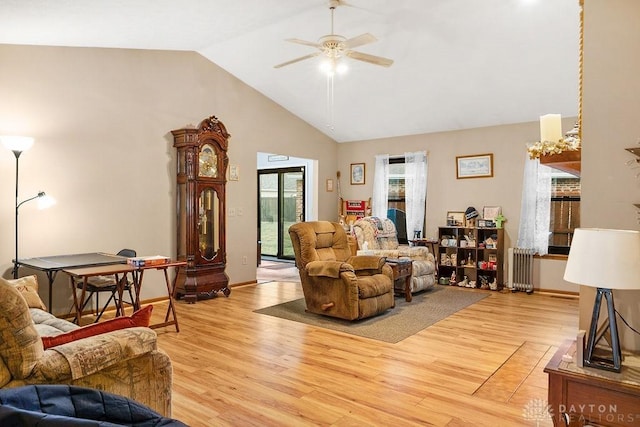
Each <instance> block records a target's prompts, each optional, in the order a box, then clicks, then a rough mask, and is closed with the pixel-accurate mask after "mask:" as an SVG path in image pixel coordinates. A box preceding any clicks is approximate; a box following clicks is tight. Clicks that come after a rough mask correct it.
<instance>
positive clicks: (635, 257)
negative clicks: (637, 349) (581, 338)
mask: <svg viewBox="0 0 640 427" xmlns="http://www.w3.org/2000/svg"><path fill="white" fill-rule="evenodd" d="M564 279H565V280H567V281H569V282H573V283H577V284H579V285H584V286H591V287H594V288H596V298H595V301H594V305H593V314H592V316H591V326H590V328H589V335H588V338H587V345H586V348H585V349H584V366H588V367H592V368H598V369H604V370H607V371H613V372H620V369H621V362H622V350H621V347H620V338H619V336H618V325H617V322H616V311H615V305H614V303H613V293H612V289H626V290H633V289H636V290H637V289H640V232H638V231H632V230H608V229H601V228H577V229H576V230H575V232H574V234H573V241H572V242H571V249H570V250H569V259H568V260H567V266H566V269H565V272H564ZM603 298H604V299H605V301H606V307H607V308H606V310H607V319H606V320H605V321H604V323H603V324H602V326H600V327H598V319H599V317H600V308H601V306H602V302H603V301H602V299H603ZM602 339H605V340H606V341H608V343H609V347H610V349H611V354H610V356H611V357H607V356H609V355H608V354H604V355H602V354H596V346H597V345H598V343H599V342H600V341H601V340H602ZM602 350H603V349H602V347H600V348H599V349H598V350H597V351H598V352H600V353H602ZM607 353H608V352H607Z"/></svg>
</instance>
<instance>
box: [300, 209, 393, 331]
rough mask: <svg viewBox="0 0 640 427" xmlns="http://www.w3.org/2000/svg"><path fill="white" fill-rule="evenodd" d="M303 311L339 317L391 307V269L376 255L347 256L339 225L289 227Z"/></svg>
mask: <svg viewBox="0 0 640 427" xmlns="http://www.w3.org/2000/svg"><path fill="white" fill-rule="evenodd" d="M289 236H290V237H291V242H292V243H293V250H294V253H295V257H296V267H298V271H299V273H300V281H301V282H302V291H303V292H304V299H305V302H306V304H307V311H309V312H311V313H316V314H324V315H326V316H332V317H339V318H341V319H347V320H355V319H364V318H366V317H371V316H375V315H377V314H380V313H383V312H385V311H386V310H388V309H389V308H393V307H394V306H395V299H394V295H393V272H392V270H391V267H389V266H388V265H387V264H386V263H385V258H384V257H380V256H371V255H367V256H352V255H351V250H350V248H349V242H348V237H347V233H346V232H345V231H344V229H343V228H342V226H340V224H338V223H334V222H329V221H311V222H300V223H297V224H294V225H292V226H291V227H289Z"/></svg>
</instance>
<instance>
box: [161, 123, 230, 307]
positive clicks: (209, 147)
mask: <svg viewBox="0 0 640 427" xmlns="http://www.w3.org/2000/svg"><path fill="white" fill-rule="evenodd" d="M171 133H172V134H173V146H174V147H176V149H177V151H178V161H177V169H178V170H177V194H176V196H177V204H176V207H177V210H178V212H177V214H178V217H177V229H178V245H177V246H178V248H177V249H178V250H177V252H178V254H177V255H178V259H180V260H185V261H186V262H187V266H186V268H181V269H179V271H178V277H177V279H176V297H177V298H181V297H183V296H184V299H185V301H187V302H188V303H195V302H196V300H198V299H203V298H212V297H215V296H216V295H217V292H222V293H223V294H224V295H225V296H229V294H230V293H231V290H230V289H229V277H228V276H227V274H226V273H225V271H224V270H225V267H226V263H227V253H226V244H225V243H226V239H225V217H226V215H225V212H226V208H225V185H226V182H227V178H226V171H227V166H228V164H229V157H228V156H227V148H228V144H229V142H228V140H229V136H230V135H229V134H228V133H227V130H226V129H225V127H224V125H223V124H222V122H221V121H219V120H218V119H217V118H216V117H215V116H211V117H208V118H205V119H204V120H203V121H202V122H201V123H200V125H198V128H197V129H194V128H184V129H177V130H173V131H171Z"/></svg>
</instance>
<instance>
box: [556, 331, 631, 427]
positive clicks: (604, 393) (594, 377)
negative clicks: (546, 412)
mask: <svg viewBox="0 0 640 427" xmlns="http://www.w3.org/2000/svg"><path fill="white" fill-rule="evenodd" d="M574 354H575V341H566V342H565V343H564V344H563V345H562V346H561V347H560V348H559V350H558V351H557V352H556V354H555V355H554V356H553V358H552V359H551V360H550V361H549V363H548V364H547V366H546V367H545V368H544V371H545V372H546V373H547V374H549V409H550V412H551V416H552V417H553V424H554V426H556V427H559V426H563V427H564V426H583V425H596V426H638V425H640V356H638V355H631V354H625V358H624V360H623V362H622V371H621V372H620V373H616V372H609V371H603V370H600V369H594V368H581V367H578V366H576V364H575V363H574V362H573V361H571V362H569V361H564V360H563V356H564V355H570V356H573V357H574V358H575V356H574Z"/></svg>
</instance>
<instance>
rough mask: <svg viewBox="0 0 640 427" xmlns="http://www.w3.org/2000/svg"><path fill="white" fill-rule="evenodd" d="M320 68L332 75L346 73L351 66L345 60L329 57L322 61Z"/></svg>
mask: <svg viewBox="0 0 640 427" xmlns="http://www.w3.org/2000/svg"><path fill="white" fill-rule="evenodd" d="M320 70H321V71H322V72H323V73H325V74H326V75H327V76H329V77H331V76H334V75H336V74H345V73H346V72H347V71H348V70H349V67H348V66H347V64H345V62H344V61H340V60H337V59H335V58H327V59H325V60H324V61H321V62H320Z"/></svg>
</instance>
